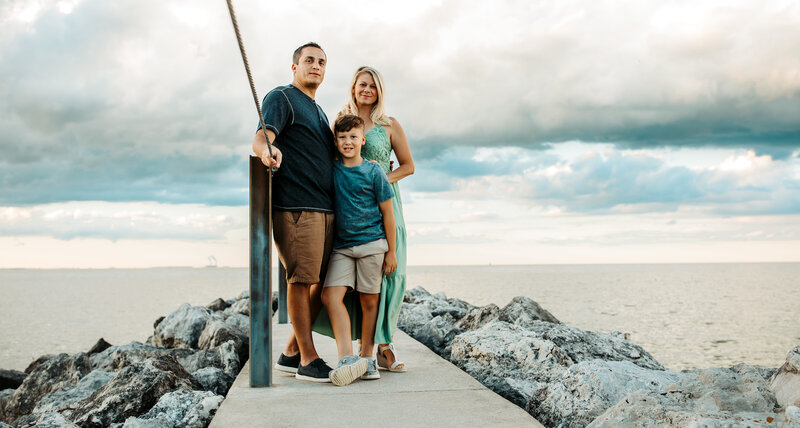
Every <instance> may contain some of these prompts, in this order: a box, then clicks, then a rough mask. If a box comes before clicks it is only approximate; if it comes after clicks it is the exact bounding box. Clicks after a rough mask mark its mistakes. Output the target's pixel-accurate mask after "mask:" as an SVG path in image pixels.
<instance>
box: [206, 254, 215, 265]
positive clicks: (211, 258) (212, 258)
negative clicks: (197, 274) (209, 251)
mask: <svg viewBox="0 0 800 428" xmlns="http://www.w3.org/2000/svg"><path fill="white" fill-rule="evenodd" d="M206 267H207V268H215V267H217V258H216V257H214V256H208V264H207V265H206Z"/></svg>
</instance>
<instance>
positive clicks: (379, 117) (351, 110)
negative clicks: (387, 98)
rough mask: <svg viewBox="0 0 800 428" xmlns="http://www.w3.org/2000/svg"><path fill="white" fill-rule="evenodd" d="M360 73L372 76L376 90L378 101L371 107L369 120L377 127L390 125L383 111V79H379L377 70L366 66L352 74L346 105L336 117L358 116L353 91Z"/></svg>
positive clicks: (379, 75) (379, 74) (389, 120)
mask: <svg viewBox="0 0 800 428" xmlns="http://www.w3.org/2000/svg"><path fill="white" fill-rule="evenodd" d="M362 73H369V74H370V75H371V76H372V79H374V80H375V86H376V87H377V88H378V100H377V101H375V104H373V105H372V111H371V112H370V114H369V118H370V119H371V120H372V122H373V123H375V124H377V125H390V124H391V123H392V121H391V119H389V116H387V115H386V112H385V111H384V104H383V97H384V94H385V91H384V89H383V77H381V73H379V72H378V70H376V69H374V68H372V67H369V66H366V65H364V66H361V67H358V70H356V73H355V74H353V80H352V81H351V82H350V94H349V96H348V97H347V104H345V105H344V107H343V108H342V110H341V111H340V112H339V114H338V115H337V117H338V116H341V115H345V114H352V115H356V116H358V104H356V94H355V91H354V89H355V87H356V81H357V80H358V76H359V75H361V74H362Z"/></svg>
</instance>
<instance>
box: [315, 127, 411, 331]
mask: <svg viewBox="0 0 800 428" xmlns="http://www.w3.org/2000/svg"><path fill="white" fill-rule="evenodd" d="M366 137H367V141H366V143H365V144H364V147H363V148H362V149H361V156H362V157H363V158H364V159H366V160H374V161H376V162H378V164H379V165H380V166H381V168H382V169H383V172H386V173H388V172H389V157H390V156H391V153H392V143H391V142H390V141H389V136H388V135H386V130H385V129H383V126H381V125H377V124H376V125H375V126H373V127H372V129H370V130H369V131H368V132H367V134H366ZM391 186H392V192H394V198H392V208H393V210H394V221H395V225H396V229H397V233H396V238H395V249H396V250H395V251H396V253H397V269H396V270H395V271H394V272H392V273H391V274H390V275H384V277H383V282H382V284H381V295H380V299H379V303H378V321H377V325H376V327H375V343H390V342H391V341H392V335H393V334H394V332H395V330H396V329H397V318H398V317H399V316H400V309H401V308H402V306H403V295H404V294H405V292H406V223H405V220H404V218H403V201H402V199H401V198H400V187H399V186H398V185H397V182H394V183H392V184H391ZM345 306H347V310H348V312H349V313H350V328H351V334H352V335H353V340H355V339H359V338H361V305H360V304H359V302H358V296H357V294H356V293H347V295H346V296H345ZM314 331H316V332H318V333H321V334H324V335H326V336H330V337H333V329H332V328H331V321H330V318H329V317H328V311H326V310H325V307H323V308H322V310H321V311H320V313H319V316H317V319H316V321H315V322H314Z"/></svg>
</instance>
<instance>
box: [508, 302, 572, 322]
mask: <svg viewBox="0 0 800 428" xmlns="http://www.w3.org/2000/svg"><path fill="white" fill-rule="evenodd" d="M497 315H498V319H499V320H500V321H505V322H508V323H511V324H520V325H528V324H530V323H531V322H533V321H546V322H551V323H556V324H561V321H559V320H558V319H556V317H554V316H553V314H551V313H550V312H548V311H547V310H546V309H544V308H542V307H541V306H539V304H538V303H536V302H534V301H533V300H531V299H529V298H527V297H524V296H517V297H515V298H513V299H511V302H509V304H507V305H506V306H505V307H504V308H503V309H501V310H500V312H499V313H498V314H497Z"/></svg>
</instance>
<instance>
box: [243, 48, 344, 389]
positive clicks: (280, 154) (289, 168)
mask: <svg viewBox="0 0 800 428" xmlns="http://www.w3.org/2000/svg"><path fill="white" fill-rule="evenodd" d="M326 60H327V58H326V56H325V52H324V51H323V50H322V48H321V47H320V46H319V45H318V44H316V43H306V44H305V45H303V46H300V47H299V48H297V50H295V52H294V56H293V58H292V73H293V74H294V78H293V80H292V83H291V84H290V85H286V86H279V87H277V88H275V89H273V90H272V91H271V92H270V93H268V94H267V95H266V96H265V97H264V101H263V104H262V114H263V115H264V123H265V125H266V138H265V135H264V131H263V130H261V127H260V124H259V130H258V132H256V136H255V138H254V139H253V151H254V152H255V153H256V155H258V156H260V157H261V161H262V162H263V163H264V165H266V166H269V167H271V166H278V167H280V168H279V169H278V171H277V172H276V173H275V174H274V176H273V178H274V180H273V184H272V209H273V215H272V224H273V230H274V236H275V244H276V246H277V247H278V254H279V256H280V259H281V262H282V263H283V265H284V266H285V267H286V277H287V282H288V283H289V287H288V295H287V303H288V309H289V316H290V317H291V319H292V327H293V329H294V334H293V335H292V337H290V338H289V342H288V343H287V344H286V348H285V349H284V352H283V353H282V354H281V356H280V358H279V359H278V362H277V364H276V365H275V368H277V369H279V370H283V371H287V372H294V373H295V377H296V378H297V379H302V380H309V381H313V382H330V379H329V378H328V374H329V372H330V371H331V368H330V367H329V366H328V365H327V364H325V362H324V361H322V359H321V358H319V355H318V354H317V350H316V348H315V347H314V341H313V339H312V337H311V325H312V322H313V317H316V315H317V313H318V312H319V308H320V306H321V301H320V294H321V292H322V286H321V282H322V280H323V279H324V278H325V272H326V269H327V263H328V256H329V255H330V252H331V248H332V246H333V163H332V159H333V155H334V146H333V134H332V132H331V129H330V125H329V124H328V119H327V116H326V115H325V112H323V111H322V108H320V106H319V105H317V103H316V102H315V101H314V96H315V94H316V91H317V88H319V85H320V84H321V83H322V80H323V78H324V77H325V65H326ZM267 139H268V141H269V144H270V145H271V149H272V156H270V154H269V150H268V149H267Z"/></svg>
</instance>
